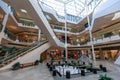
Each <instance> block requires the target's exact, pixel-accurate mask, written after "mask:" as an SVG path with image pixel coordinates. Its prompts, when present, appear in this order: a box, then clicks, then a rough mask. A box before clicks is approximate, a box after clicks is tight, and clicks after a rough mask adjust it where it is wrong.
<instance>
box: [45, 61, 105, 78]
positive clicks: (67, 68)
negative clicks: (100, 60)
mask: <svg viewBox="0 0 120 80" xmlns="http://www.w3.org/2000/svg"><path fill="white" fill-rule="evenodd" d="M46 65H47V67H48V69H49V71H50V72H51V73H52V75H53V76H57V75H58V76H57V77H62V76H65V77H66V78H67V79H69V78H71V76H72V75H81V76H86V75H90V74H97V73H102V72H107V68H106V67H105V66H103V65H102V64H100V65H99V66H93V64H92V63H89V64H86V63H85V62H82V63H80V61H64V62H62V61H58V62H48V63H47V64H46Z"/></svg>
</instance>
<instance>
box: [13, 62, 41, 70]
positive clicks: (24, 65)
mask: <svg viewBox="0 0 120 80" xmlns="http://www.w3.org/2000/svg"><path fill="white" fill-rule="evenodd" d="M38 64H39V60H36V61H35V62H28V63H20V62H16V63H15V64H14V65H12V70H18V69H20V68H26V67H30V66H35V65H38Z"/></svg>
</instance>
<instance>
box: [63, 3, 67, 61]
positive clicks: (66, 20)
mask: <svg viewBox="0 0 120 80" xmlns="http://www.w3.org/2000/svg"><path fill="white" fill-rule="evenodd" d="M64 13H65V53H66V61H67V58H68V55H67V53H68V51H67V13H66V5H65V4H64Z"/></svg>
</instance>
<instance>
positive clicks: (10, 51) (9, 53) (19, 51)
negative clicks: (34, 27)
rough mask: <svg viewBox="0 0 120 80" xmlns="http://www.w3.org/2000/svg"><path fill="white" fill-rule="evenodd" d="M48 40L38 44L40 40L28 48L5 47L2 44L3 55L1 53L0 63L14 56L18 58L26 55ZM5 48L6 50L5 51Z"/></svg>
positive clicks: (0, 51)
mask: <svg viewBox="0 0 120 80" xmlns="http://www.w3.org/2000/svg"><path fill="white" fill-rule="evenodd" d="M47 42H48V41H44V42H41V43H40V44H38V42H37V43H34V44H33V45H32V46H29V47H26V48H16V47H13V48H7V47H6V48H5V47H2V46H0V53H1V54H2V55H0V64H2V63H3V62H4V63H6V61H8V60H12V59H13V58H18V57H20V56H22V55H25V54H27V53H28V52H30V51H32V50H34V49H36V48H38V47H40V46H41V45H43V44H45V43H47ZM3 49H4V50H5V51H3ZM13 60H14V59H13Z"/></svg>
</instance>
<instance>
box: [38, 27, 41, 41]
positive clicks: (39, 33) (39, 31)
mask: <svg viewBox="0 0 120 80" xmlns="http://www.w3.org/2000/svg"><path fill="white" fill-rule="evenodd" d="M40 38H41V30H40V29H39V30H38V43H40Z"/></svg>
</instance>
